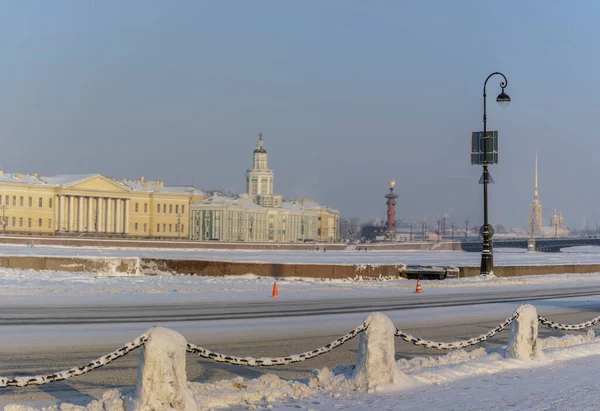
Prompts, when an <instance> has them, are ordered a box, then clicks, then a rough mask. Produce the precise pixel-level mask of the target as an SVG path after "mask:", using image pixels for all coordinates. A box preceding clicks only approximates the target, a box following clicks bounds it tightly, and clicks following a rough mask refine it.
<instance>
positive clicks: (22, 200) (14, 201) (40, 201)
mask: <svg viewBox="0 0 600 411" xmlns="http://www.w3.org/2000/svg"><path fill="white" fill-rule="evenodd" d="M0 205H6V206H9V205H10V196H9V195H6V196H4V204H2V196H1V195H0ZM12 205H13V206H14V207H16V206H17V196H12ZM28 205H29V207H33V197H29V202H28ZM24 206H25V198H24V197H23V196H20V197H19V207H24ZM38 207H39V208H42V207H44V198H43V197H38ZM48 207H49V208H52V199H51V198H49V199H48Z"/></svg>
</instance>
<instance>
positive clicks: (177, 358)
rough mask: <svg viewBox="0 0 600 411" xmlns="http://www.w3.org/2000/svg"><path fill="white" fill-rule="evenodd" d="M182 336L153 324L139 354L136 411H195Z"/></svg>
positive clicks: (184, 343)
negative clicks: (186, 369)
mask: <svg viewBox="0 0 600 411" xmlns="http://www.w3.org/2000/svg"><path fill="white" fill-rule="evenodd" d="M186 345H187V342H186V340H185V338H184V337H183V336H182V335H181V334H179V333H178V332H175V331H173V330H169V329H168V328H162V327H156V328H153V329H151V330H150V336H149V338H148V341H146V344H144V346H143V347H142V351H141V353H140V365H139V369H138V381H137V387H136V402H137V404H136V405H137V406H136V407H135V409H136V410H137V411H197V409H198V407H197V406H196V402H195V401H194V397H193V395H192V393H191V392H190V390H189V389H188V386H187V375H186V372H185V359H186V358H185V357H186Z"/></svg>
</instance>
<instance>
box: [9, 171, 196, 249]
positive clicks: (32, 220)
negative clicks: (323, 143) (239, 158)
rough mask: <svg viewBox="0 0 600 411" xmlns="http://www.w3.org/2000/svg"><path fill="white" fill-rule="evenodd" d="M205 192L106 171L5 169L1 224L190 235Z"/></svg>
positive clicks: (16, 228) (26, 230)
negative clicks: (46, 173)
mask: <svg viewBox="0 0 600 411" xmlns="http://www.w3.org/2000/svg"><path fill="white" fill-rule="evenodd" d="M203 198H204V194H203V193H202V192H200V191H198V190H195V189H194V188H192V187H165V186H164V184H163V183H162V182H159V181H148V182H145V181H144V179H143V177H142V178H141V179H140V180H136V181H131V180H127V179H123V180H120V181H119V180H115V179H112V178H108V177H104V176H102V175H100V174H85V175H57V176H52V177H43V176H39V175H37V174H21V173H12V174H9V173H4V172H2V171H0V212H1V215H0V229H1V230H2V232H6V233H23V234H45V235H55V234H60V235H75V234H77V235H85V234H87V235H93V236H96V235H97V236H120V237H138V238H144V237H146V238H181V239H187V238H189V226H188V222H189V210H190V204H191V203H192V202H195V201H199V200H202V199H203Z"/></svg>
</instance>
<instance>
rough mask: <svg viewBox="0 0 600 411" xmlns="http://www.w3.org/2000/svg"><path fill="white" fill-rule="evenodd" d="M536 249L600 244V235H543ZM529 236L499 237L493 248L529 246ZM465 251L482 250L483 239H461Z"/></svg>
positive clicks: (536, 240)
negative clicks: (554, 236) (553, 236)
mask: <svg viewBox="0 0 600 411" xmlns="http://www.w3.org/2000/svg"><path fill="white" fill-rule="evenodd" d="M534 240H535V250H536V251H545V252H551V253H552V252H553V253H556V252H559V251H560V249H561V248H568V247H580V246H583V245H597V246H600V237H562V238H561V237H556V238H552V237H542V238H535V239H534ZM528 241H529V239H527V238H499V239H497V240H496V239H495V240H493V248H527V243H528ZM461 248H462V249H463V250H464V251H472V252H481V249H482V243H481V241H461Z"/></svg>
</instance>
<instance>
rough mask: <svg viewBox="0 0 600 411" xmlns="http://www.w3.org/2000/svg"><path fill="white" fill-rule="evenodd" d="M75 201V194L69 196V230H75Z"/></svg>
mask: <svg viewBox="0 0 600 411" xmlns="http://www.w3.org/2000/svg"><path fill="white" fill-rule="evenodd" d="M74 203H75V199H74V198H73V196H69V231H73V230H74V226H75V225H74V224H73V218H74V217H75V216H74V214H75V213H74V210H73V208H74V205H75V204H74Z"/></svg>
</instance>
